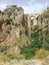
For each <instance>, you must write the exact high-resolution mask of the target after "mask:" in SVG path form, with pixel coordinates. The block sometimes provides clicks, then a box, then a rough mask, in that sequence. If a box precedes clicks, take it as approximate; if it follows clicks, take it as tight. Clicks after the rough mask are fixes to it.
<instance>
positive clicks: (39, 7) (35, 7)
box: [23, 0, 48, 13]
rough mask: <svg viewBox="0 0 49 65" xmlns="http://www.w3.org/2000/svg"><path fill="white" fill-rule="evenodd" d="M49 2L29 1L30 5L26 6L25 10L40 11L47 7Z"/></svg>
mask: <svg viewBox="0 0 49 65" xmlns="http://www.w3.org/2000/svg"><path fill="white" fill-rule="evenodd" d="M47 5H48V2H45V3H44V4H42V3H36V2H35V0H30V1H28V6H24V7H23V8H24V12H25V13H39V12H41V11H42V10H44V9H45V8H47Z"/></svg>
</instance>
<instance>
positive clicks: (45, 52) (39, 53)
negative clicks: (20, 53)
mask: <svg viewBox="0 0 49 65" xmlns="http://www.w3.org/2000/svg"><path fill="white" fill-rule="evenodd" d="M48 55H49V51H48V50H45V49H44V48H42V49H40V50H37V51H36V54H35V56H34V58H36V59H44V58H45V57H47V56H48Z"/></svg>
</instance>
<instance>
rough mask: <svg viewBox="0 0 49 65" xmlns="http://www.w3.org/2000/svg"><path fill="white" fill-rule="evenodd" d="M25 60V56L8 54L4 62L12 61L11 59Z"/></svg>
mask: <svg viewBox="0 0 49 65" xmlns="http://www.w3.org/2000/svg"><path fill="white" fill-rule="evenodd" d="M23 58H25V57H24V55H18V54H6V55H5V56H4V60H10V59H17V60H19V59H23Z"/></svg>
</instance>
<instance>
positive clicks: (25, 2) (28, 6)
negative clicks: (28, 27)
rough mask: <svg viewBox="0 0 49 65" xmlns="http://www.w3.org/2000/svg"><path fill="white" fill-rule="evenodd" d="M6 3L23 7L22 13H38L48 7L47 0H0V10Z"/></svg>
mask: <svg viewBox="0 0 49 65" xmlns="http://www.w3.org/2000/svg"><path fill="white" fill-rule="evenodd" d="M8 5H17V6H20V7H22V8H23V9H24V13H40V12H41V11H43V10H45V9H46V8H47V7H49V0H0V10H2V11H3V10H4V9H5V8H6V6H8Z"/></svg>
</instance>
